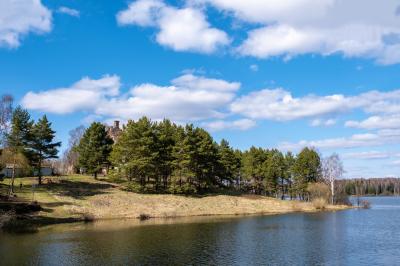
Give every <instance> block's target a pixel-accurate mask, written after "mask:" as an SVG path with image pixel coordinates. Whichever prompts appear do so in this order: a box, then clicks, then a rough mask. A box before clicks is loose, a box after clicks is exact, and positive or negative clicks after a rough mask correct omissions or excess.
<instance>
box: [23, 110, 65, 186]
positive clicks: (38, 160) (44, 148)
mask: <svg viewBox="0 0 400 266" xmlns="http://www.w3.org/2000/svg"><path fill="white" fill-rule="evenodd" d="M55 133H56V132H55V131H54V130H52V129H51V123H50V122H49V120H48V119H47V117H46V115H44V116H43V117H42V118H41V119H39V120H38V121H37V123H36V124H34V125H33V128H32V140H31V143H30V149H31V161H32V164H33V165H34V167H35V168H36V171H37V173H38V181H39V185H41V184H42V164H43V162H44V161H45V160H47V159H54V158H58V156H57V153H58V149H57V148H58V147H60V146H61V142H54V137H55Z"/></svg>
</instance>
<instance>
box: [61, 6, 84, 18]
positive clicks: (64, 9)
mask: <svg viewBox="0 0 400 266" xmlns="http://www.w3.org/2000/svg"><path fill="white" fill-rule="evenodd" d="M58 12H59V13H62V14H66V15H69V16H72V17H79V16H80V12H79V10H76V9H73V8H69V7H66V6H61V7H59V8H58Z"/></svg>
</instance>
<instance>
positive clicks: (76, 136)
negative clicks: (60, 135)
mask: <svg viewBox="0 0 400 266" xmlns="http://www.w3.org/2000/svg"><path fill="white" fill-rule="evenodd" d="M84 133H85V127H84V126H79V127H77V128H75V129H73V130H71V131H70V132H69V140H68V149H67V150H66V151H65V152H64V154H63V159H62V172H64V173H70V174H71V173H74V172H75V171H74V168H75V167H76V165H77V164H78V157H79V154H78V151H77V150H76V147H77V146H78V144H79V142H80V140H81V138H82V136H83V134H84Z"/></svg>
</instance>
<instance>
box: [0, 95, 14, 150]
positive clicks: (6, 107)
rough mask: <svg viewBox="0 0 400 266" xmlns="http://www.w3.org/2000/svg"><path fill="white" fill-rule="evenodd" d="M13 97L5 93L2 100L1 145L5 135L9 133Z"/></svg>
mask: <svg viewBox="0 0 400 266" xmlns="http://www.w3.org/2000/svg"><path fill="white" fill-rule="evenodd" d="M12 105H13V97H12V96H11V95H8V94H5V95H3V96H1V100H0V145H4V136H5V134H6V133H7V131H8V129H9V126H10V120H11V116H12Z"/></svg>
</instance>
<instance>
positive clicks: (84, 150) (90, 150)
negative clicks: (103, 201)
mask: <svg viewBox="0 0 400 266" xmlns="http://www.w3.org/2000/svg"><path fill="white" fill-rule="evenodd" d="M112 144H113V140H112V139H111V138H110V137H109V136H108V135H107V132H106V128H105V126H104V125H103V124H101V123H98V122H94V123H92V124H91V125H90V127H89V128H88V129H87V130H86V131H85V133H84V134H83V137H82V139H81V140H80V142H79V145H78V147H77V151H78V153H79V159H78V161H79V166H80V167H81V168H83V169H84V170H85V171H86V172H87V173H89V174H93V175H94V178H95V179H97V174H98V172H99V171H100V170H101V169H102V168H103V167H104V166H106V167H108V166H109V164H110V163H109V155H110V153H111V149H112Z"/></svg>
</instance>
